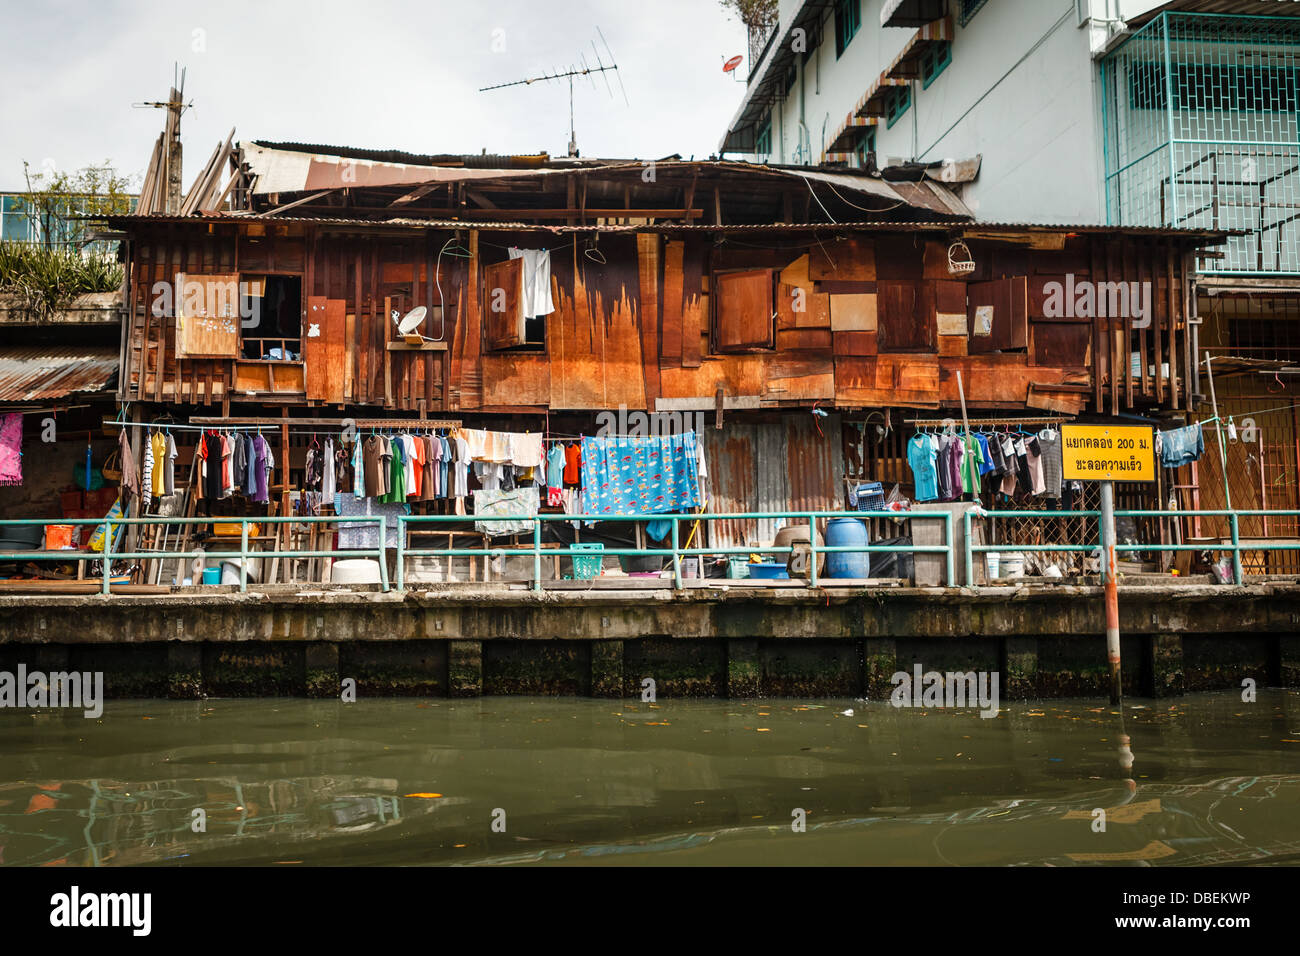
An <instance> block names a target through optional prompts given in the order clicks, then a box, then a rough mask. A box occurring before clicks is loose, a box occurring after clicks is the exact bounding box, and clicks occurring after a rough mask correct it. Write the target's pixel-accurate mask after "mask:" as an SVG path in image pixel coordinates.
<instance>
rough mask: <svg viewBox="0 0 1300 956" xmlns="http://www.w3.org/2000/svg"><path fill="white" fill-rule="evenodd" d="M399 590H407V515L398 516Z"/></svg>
mask: <svg viewBox="0 0 1300 956" xmlns="http://www.w3.org/2000/svg"><path fill="white" fill-rule="evenodd" d="M381 527H382V526H381ZM385 590H387V589H385ZM397 590H399V591H405V590H406V515H398V516H397Z"/></svg>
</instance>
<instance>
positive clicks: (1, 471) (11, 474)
mask: <svg viewBox="0 0 1300 956" xmlns="http://www.w3.org/2000/svg"><path fill="white" fill-rule="evenodd" d="M122 433H123V435H125V434H126V429H125V428H124V429H122ZM122 474H124V475H125V474H126V464H125V463H123V465H122ZM22 483H23V416H22V415H19V414H16V413H15V414H12V415H3V416H0V485H21V484H22Z"/></svg>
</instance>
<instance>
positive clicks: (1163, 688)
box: [1150, 634, 1183, 697]
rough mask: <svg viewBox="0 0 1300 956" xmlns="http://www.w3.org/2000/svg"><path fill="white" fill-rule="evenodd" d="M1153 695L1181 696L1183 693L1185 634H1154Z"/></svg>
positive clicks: (1152, 651)
mask: <svg viewBox="0 0 1300 956" xmlns="http://www.w3.org/2000/svg"><path fill="white" fill-rule="evenodd" d="M1150 641H1151V645H1150V646H1151V656H1150V660H1151V696H1153V697H1181V696H1182V694H1183V636H1182V635H1181V634H1152V635H1151V637H1150Z"/></svg>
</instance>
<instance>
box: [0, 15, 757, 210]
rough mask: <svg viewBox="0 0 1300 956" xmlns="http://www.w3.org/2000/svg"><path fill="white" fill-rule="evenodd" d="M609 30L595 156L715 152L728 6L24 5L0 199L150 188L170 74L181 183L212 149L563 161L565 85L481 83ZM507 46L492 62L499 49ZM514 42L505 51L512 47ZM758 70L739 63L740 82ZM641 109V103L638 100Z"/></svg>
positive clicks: (2, 145)
mask: <svg viewBox="0 0 1300 956" xmlns="http://www.w3.org/2000/svg"><path fill="white" fill-rule="evenodd" d="M597 27H599V28H600V29H601V30H602V31H603V32H604V35H605V39H606V40H607V41H608V43H609V48H610V49H611V50H612V51H613V53H614V56H615V57H616V58H617V61H618V65H619V73H620V74H621V76H622V80H623V86H624V87H625V88H626V90H627V100H628V103H625V102H624V99H623V95H622V93H621V92H620V91H619V87H618V84H617V82H616V80H614V79H613V78H611V86H612V87H613V90H614V95H613V97H611V96H610V94H609V93H608V92H607V91H606V87H605V82H604V81H603V80H601V79H599V78H595V79H594V83H595V88H594V89H593V87H592V81H591V80H588V79H580V80H578V81H576V82H575V85H574V98H575V112H576V121H577V133H578V146H579V149H580V150H581V152H582V154H583V155H584V156H610V157H639V158H643V159H644V158H653V157H659V156H666V155H669V154H671V153H681V154H682V155H684V156H690V155H692V154H694V155H695V156H697V157H703V156H707V155H709V154H710V153H712V152H714V151H715V150H716V149H717V147H718V143H719V141H720V140H721V138H722V134H723V132H724V128H725V126H726V123H727V121H728V120H729V119H730V118H731V115H732V113H733V112H734V110H735V108H736V106H737V105H738V104H739V102H740V97H741V93H742V91H743V90H744V86H743V84H741V83H737V82H734V81H733V80H732V79H731V78H730V77H729V76H727V75H724V74H723V73H722V68H721V67H722V61H723V60H724V59H726V58H727V57H729V56H731V55H733V54H738V53H745V52H746V49H745V32H744V28H743V27H742V26H741V25H740V24H739V23H738V22H737V21H736V20H734V19H730V18H728V16H727V15H726V14H725V13H724V12H723V10H722V9H721V8H720V7H719V5H718V0H458V2H457V0H426V2H409V0H408V2H405V3H399V2H395V0H320V2H309V0H260V2H254V0H223V2H220V3H205V2H192V0H170V2H163V0H96V2H84V0H83V2H61V0H43V2H41V3H29V4H24V5H21V6H19V5H17V4H15V5H13V6H10V7H8V8H7V9H6V12H5V29H4V32H5V35H6V37H7V38H8V42H6V43H5V55H4V56H3V57H0V81H2V82H3V88H4V90H5V94H4V96H3V97H0V129H3V130H4V133H3V136H0V189H13V188H15V187H21V185H22V183H23V161H24V160H26V161H28V162H29V163H30V164H31V165H32V167H33V170H34V171H35V170H37V169H40V168H41V167H42V166H44V165H47V164H49V163H53V164H55V165H56V166H57V167H59V168H62V169H68V170H71V169H76V168H79V167H81V166H85V165H87V164H91V163H94V164H98V163H101V162H103V161H104V160H105V159H107V160H109V161H111V162H112V164H113V165H114V166H116V167H117V168H118V169H119V170H120V171H123V172H125V173H127V174H129V175H132V176H134V177H136V180H137V183H138V178H139V177H140V175H141V174H143V172H144V168H145V166H146V165H147V163H148V161H149V152H150V150H151V149H152V146H153V141H154V139H156V138H157V136H158V133H159V132H160V131H161V129H162V124H163V113H162V111H161V110H151V109H134V108H132V104H135V103H140V102H144V101H148V100H164V99H166V96H167V90H168V88H169V86H170V84H171V80H172V65H173V63H179V64H180V65H181V66H183V67H185V68H187V69H188V73H187V76H186V80H185V98H186V100H187V101H188V100H192V101H193V104H194V107H193V109H191V110H189V111H188V112H186V114H185V116H184V119H183V120H182V124H181V129H182V135H183V140H184V146H185V187H186V188H187V189H188V188H189V185H190V183H191V181H192V180H193V179H194V177H195V176H196V175H197V174H198V172H199V170H200V168H201V166H202V164H203V163H204V162H205V161H206V160H207V158H208V156H209V155H210V153H211V152H212V149H213V147H214V146H216V144H217V143H218V141H220V140H222V139H224V137H225V135H226V133H228V132H229V130H230V128H231V127H232V126H233V127H235V131H236V139H265V140H272V141H276V140H279V141H292V142H302V143H323V144H330V145H347V146H364V147H370V148H393V149H405V150H410V151H412V152H420V153H439V152H447V153H468V152H479V151H481V150H482V149H484V148H486V149H487V150H488V152H498V153H522V152H533V151H536V150H546V151H548V152H550V153H551V154H552V155H564V153H565V152H566V150H567V146H568V139H569V136H568V133H569V113H568V110H569V102H568V86H567V83H564V82H550V83H541V84H533V85H532V86H524V87H517V88H513V89H508V90H494V91H492V92H489V93H479V92H478V88H479V87H481V86H489V85H492V84H495V83H504V82H508V81H510V80H516V79H524V78H526V77H530V76H536V75H538V74H540V73H545V72H551V71H559V70H565V69H569V68H570V65H571V64H575V63H576V64H578V65H579V66H581V63H580V62H579V57H580V56H581V55H583V54H585V55H586V58H587V62H588V64H592V62H593V60H594V53H593V50H592V42H593V41H595V42H596V44H597V46H598V47H599V49H600V52H601V55H602V56H604V55H605V50H604V47H603V46H602V45H601V44H600V40H599V38H598V36H597V33H596V29H597ZM494 47H495V48H496V49H494ZM501 47H504V50H501V49H500V48H501ZM747 66H748V64H745V65H744V66H742V67H741V73H742V75H743V71H744V70H745V69H746V68H747ZM629 103H630V105H628V104H629Z"/></svg>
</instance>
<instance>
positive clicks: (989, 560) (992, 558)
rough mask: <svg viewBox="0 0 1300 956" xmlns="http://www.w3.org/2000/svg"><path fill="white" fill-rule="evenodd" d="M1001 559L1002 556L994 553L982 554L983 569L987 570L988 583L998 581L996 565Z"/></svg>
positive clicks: (986, 552)
mask: <svg viewBox="0 0 1300 956" xmlns="http://www.w3.org/2000/svg"><path fill="white" fill-rule="evenodd" d="M1001 558H1002V555H1000V554H998V552H996V551H985V552H984V567H986V568H987V569H988V572H989V580H990V581H996V580H997V579H998V564H999V562H1000V560H1001Z"/></svg>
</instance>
